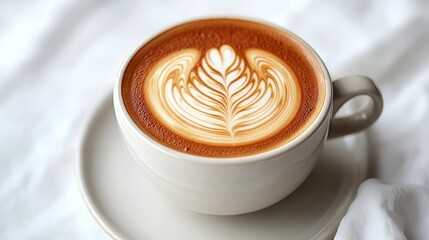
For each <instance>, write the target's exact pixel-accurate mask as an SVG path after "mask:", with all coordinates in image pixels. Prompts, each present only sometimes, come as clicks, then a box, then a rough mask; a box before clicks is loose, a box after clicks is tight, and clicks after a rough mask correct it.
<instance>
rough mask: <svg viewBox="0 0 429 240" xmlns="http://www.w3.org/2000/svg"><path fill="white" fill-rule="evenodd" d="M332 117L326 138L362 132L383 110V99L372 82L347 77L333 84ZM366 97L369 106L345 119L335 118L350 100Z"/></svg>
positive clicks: (364, 78)
mask: <svg viewBox="0 0 429 240" xmlns="http://www.w3.org/2000/svg"><path fill="white" fill-rule="evenodd" d="M332 85H333V96H334V98H333V117H332V119H331V124H330V127H329V133H328V138H334V137H340V136H343V135H346V134H350V133H354V132H359V131H362V130H364V129H366V128H368V127H369V126H370V125H371V124H373V123H374V122H375V120H377V118H378V117H379V116H380V114H381V111H382V109H383V98H382V97H381V93H380V91H379V90H378V88H377V86H375V84H374V82H373V81H372V80H371V79H370V78H368V77H365V76H348V77H343V78H340V79H337V80H335V81H334V82H333V84H332ZM357 96H368V97H370V98H371V100H372V101H370V104H368V105H367V106H365V107H364V108H363V109H361V110H358V111H357V112H354V113H353V114H352V115H350V116H347V117H335V114H336V113H337V112H338V110H339V109H340V108H341V106H343V105H344V104H345V103H346V102H347V101H349V100H350V99H352V98H354V97H357Z"/></svg>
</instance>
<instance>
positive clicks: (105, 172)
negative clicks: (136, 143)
mask: <svg viewBox="0 0 429 240" xmlns="http://www.w3.org/2000/svg"><path fill="white" fill-rule="evenodd" d="M77 165H78V167H77V171H78V181H79V186H80V190H81V193H82V196H83V199H84V201H85V203H86V205H87V207H88V209H89V211H90V212H91V213H92V215H93V216H94V218H95V220H96V221H97V222H98V223H99V225H100V226H101V227H102V228H103V229H104V230H105V231H106V232H107V233H108V234H109V235H110V236H111V237H112V238H114V239H150V240H153V239H155V240H156V239H162V240H168V239H174V240H181V239H186V240H188V239H205V240H218V239H234V240H240V239H246V240H253V239H258V240H259V239H270V240H275V239H327V238H332V237H333V236H334V234H335V232H336V230H337V228H338V225H339V223H340V221H341V219H342V217H343V216H344V215H345V213H346V211H347V209H348V207H349V205H350V203H351V202H352V200H353V198H354V196H355V194H356V191H357V189H358V187H359V185H360V183H361V182H362V181H363V180H364V179H365V178H366V174H367V165H368V147H367V141H366V135H365V134H364V133H359V134H354V135H350V136H347V137H343V138H337V139H333V140H329V141H327V142H326V144H325V147H324V149H323V152H322V154H321V156H320V159H319V160H318V163H317V165H316V167H315V168H314V170H313V172H312V173H311V174H310V176H309V177H308V178H307V180H306V181H305V182H304V183H303V184H302V185H301V186H300V187H299V188H298V189H297V190H295V192H293V193H292V194H291V195H289V196H288V197H287V198H285V199H284V200H282V201H280V202H279V203H277V204H275V205H273V206H271V207H268V208H265V209H263V210H260V211H257V212H254V213H248V214H243V215H236V216H211V215H205V214H200V213H194V212H190V211H188V210H185V209H182V208H180V207H177V206H176V205H174V204H172V203H170V202H169V200H168V199H165V198H164V197H163V196H162V195H161V194H160V193H158V191H157V189H156V188H155V186H153V185H152V182H150V181H149V179H148V177H147V176H146V175H145V173H144V172H143V171H141V170H140V169H139V168H138V166H137V164H135V163H134V162H133V160H132V159H131V157H130V156H129V155H128V152H127V150H126V147H125V145H124V144H123V142H122V139H121V136H120V132H119V129H118V125H117V123H116V118H115V114H114V110H113V102H112V95H111V94H110V95H108V97H106V99H105V100H104V101H103V102H102V103H101V104H100V106H99V107H98V108H97V110H96V111H95V112H94V114H93V116H92V118H91V120H90V122H89V124H88V127H87V128H86V129H85V134H84V137H83V139H82V145H81V149H80V152H79V157H78V163H77Z"/></svg>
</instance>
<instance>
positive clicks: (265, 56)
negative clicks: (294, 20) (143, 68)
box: [144, 45, 302, 145]
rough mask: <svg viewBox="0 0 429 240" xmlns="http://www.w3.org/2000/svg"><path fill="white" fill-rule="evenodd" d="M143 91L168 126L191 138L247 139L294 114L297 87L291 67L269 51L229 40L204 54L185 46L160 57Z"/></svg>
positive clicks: (217, 142)
mask: <svg viewBox="0 0 429 240" xmlns="http://www.w3.org/2000/svg"><path fill="white" fill-rule="evenodd" d="M147 79H148V80H147V81H145V85H144V92H146V93H149V94H146V95H147V96H149V97H147V98H146V99H145V101H146V102H147V103H148V106H149V108H150V109H152V112H153V114H154V115H155V116H156V118H157V119H158V121H160V122H161V123H162V124H163V125H164V126H166V127H167V128H169V130H170V131H172V132H174V133H176V134H178V135H180V136H182V137H184V138H187V139H190V140H193V141H195V142H202V143H206V144H215V145H231V144H233V145H236V144H249V143H252V142H255V141H261V140H263V139H266V138H269V137H271V136H272V135H274V134H276V133H278V132H279V131H280V130H281V129H283V128H284V127H285V126H287V125H288V124H289V123H290V122H291V121H292V120H293V119H294V117H295V116H296V115H297V112H298V110H299V107H300V106H301V101H302V100H301V89H300V86H299V82H298V79H297V77H296V76H295V74H294V72H293V71H292V70H291V68H290V67H289V66H288V65H287V64H286V63H285V62H284V61H282V60H281V59H279V58H278V57H276V56H274V55H273V54H271V53H269V52H266V51H263V50H259V49H255V48H249V49H247V50H246V51H245V57H244V58H242V57H240V56H239V55H237V53H236V51H235V50H234V49H233V48H232V47H231V46H229V45H222V46H221V47H220V48H212V49H209V50H208V51H206V52H205V53H202V52H200V51H199V50H198V49H193V48H190V49H185V50H181V51H178V52H175V53H172V54H169V55H167V56H166V57H164V58H162V59H160V60H159V62H158V63H157V64H156V65H155V66H154V67H153V68H152V70H151V71H150V72H149V73H148V76H147Z"/></svg>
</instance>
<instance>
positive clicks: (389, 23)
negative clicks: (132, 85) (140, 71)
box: [0, 0, 429, 239]
mask: <svg viewBox="0 0 429 240" xmlns="http://www.w3.org/2000/svg"><path fill="white" fill-rule="evenodd" d="M428 3H429V2H427V1H426V2H425V1H353V2H352V1H317V0H314V1H282V0H277V1H275V0H273V1H268V0H264V1H240V2H238V1H237V2H232V1H197V0H191V1H183V0H181V1H167V0H163V1H154V2H149V1H120V0H118V1H115V0H106V1H95V0H91V1H88V0H76V1H72V0H70V1H61V0H60V1H30V0H10V1H1V2H0V239H107V235H106V234H105V233H104V232H103V231H102V230H101V228H100V227H98V226H97V224H96V222H95V221H94V220H93V219H92V217H91V216H90V214H89V212H88V211H87V209H86V208H85V206H84V203H83V201H82V199H81V197H80V194H79V190H78V187H77V184H76V179H75V168H74V166H75V158H76V154H77V148H78V145H79V137H80V135H81V133H82V131H83V126H84V125H85V121H86V119H88V117H89V116H90V115H91V111H92V110H93V109H94V108H95V107H96V104H97V103H98V102H99V100H101V98H102V97H103V96H105V94H106V93H107V92H109V91H110V89H111V88H112V84H113V81H114V79H115V77H116V75H117V72H118V70H119V67H120V65H121V64H122V62H123V61H124V59H125V58H126V56H127V54H128V53H129V52H130V51H132V49H133V48H134V47H135V46H136V45H137V44H138V43H140V42H141V41H144V40H145V39H147V38H148V37H149V36H150V35H153V34H155V33H157V32H159V31H160V30H162V29H164V28H166V27H168V26H171V25H173V24H176V23H179V22H181V21H184V20H188V19H193V18H198V17H206V16H213V15H231V14H232V15H236V16H245V17H254V18H259V19H264V20H267V21H269V22H272V23H275V24H278V25H281V26H283V27H286V28H288V29H290V30H292V31H293V32H295V33H297V34H298V35H299V36H301V37H302V38H303V39H304V40H306V41H307V42H308V43H309V44H310V45H311V46H313V48H314V49H315V50H316V51H317V52H318V53H319V55H320V56H321V58H322V59H323V60H324V61H325V63H326V65H327V67H328V69H329V70H330V72H331V75H332V76H333V78H337V77H341V76H345V75H350V74H363V75H368V76H370V77H372V78H373V79H374V80H375V81H376V83H377V84H378V86H379V87H380V90H381V92H382V93H383V96H384V100H385V108H384V112H383V114H382V116H381V118H380V119H379V120H378V121H377V123H376V124H375V125H374V126H373V127H372V128H371V129H370V130H369V141H370V146H371V156H370V160H371V171H370V172H371V176H372V177H375V178H378V179H379V180H380V181H377V180H369V181H367V182H365V183H364V184H363V185H362V187H361V189H360V192H359V194H358V198H357V199H356V200H355V202H354V203H353V205H352V208H351V209H350V211H349V213H348V215H347V216H346V218H345V219H344V220H343V222H342V223H341V226H340V231H339V235H338V236H337V237H338V238H341V237H343V238H344V239H353V238H357V237H358V236H360V237H366V238H368V239H376V238H375V237H382V238H384V239H389V238H390V239H405V238H403V237H409V238H411V239H413V238H416V239H418V238H419V237H421V238H422V239H424V236H426V237H428V235H424V234H422V230H421V229H420V227H419V226H422V227H427V228H428V229H429V220H428V218H429V212H428V210H427V209H429V200H428V199H429V197H428V196H429V190H428V183H429V4H428ZM398 184H401V185H398ZM389 189H390V190H389ZM392 189H393V190H394V191H393V193H394V194H393V195H392V191H391V190H392ZM398 189H399V190H398ZM398 192H399V195H398V194H397V193H398ZM395 194H396V195H395ZM398 196H400V198H399V199H400V201H396V200H395V199H398ZM401 196H402V198H401ZM404 196H405V197H404ZM392 199H393V200H395V201H393V200H392ZM404 199H405V200H404ZM407 199H408V200H407ZM410 199H411V200H412V199H421V201H418V203H417V204H414V205H413V204H412V201H409V200H410ZM392 201H393V202H394V203H395V204H396V205H393V207H391V208H389V211H390V212H391V213H392V214H390V215H389V214H387V215H386V216H384V217H381V218H374V217H371V214H373V212H377V211H380V212H381V213H386V211H385V209H383V206H384V205H383V203H386V202H387V203H389V202H390V203H391V202H392ZM407 202H408V203H409V204H408V206H407V204H406V203H407ZM368 203H369V204H368ZM371 204H373V205H371ZM365 206H372V207H371V212H368V211H367V212H365V210H368V207H365ZM389 206H390V205H389ZM422 206H423V208H422ZM398 209H400V210H401V211H400V212H398V211H397V210H398ZM419 209H420V210H419ZM356 212H361V213H363V214H356ZM416 213H419V214H417V215H416ZM374 214H375V213H374ZM395 216H396V217H395ZM371 219H372V221H370V220H371ZM374 219H375V220H374ZM392 219H393V220H395V219H400V221H402V222H399V223H398V221H393V223H391V222H389V221H390V220H392ZM401 219H402V220H401ZM407 219H408V220H407ZM410 219H411V220H410ZM365 223H366V224H365ZM369 223H371V224H374V225H371V227H368V224H369ZM395 223H396V225H395ZM425 224H426V225H425ZM395 226H396V227H395ZM426 231H427V230H426ZM419 234H420V235H419ZM428 234H429V233H428ZM380 239H381V238H380Z"/></svg>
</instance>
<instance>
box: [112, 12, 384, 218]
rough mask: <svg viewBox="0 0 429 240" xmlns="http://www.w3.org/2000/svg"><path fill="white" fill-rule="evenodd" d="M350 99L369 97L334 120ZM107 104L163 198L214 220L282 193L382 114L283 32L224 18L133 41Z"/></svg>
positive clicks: (363, 90)
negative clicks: (332, 144)
mask: <svg viewBox="0 0 429 240" xmlns="http://www.w3.org/2000/svg"><path fill="white" fill-rule="evenodd" d="M140 82H142V83H140ZM357 96H368V97H369V99H370V100H371V101H369V104H367V105H365V107H363V108H360V109H358V110H356V111H355V112H352V113H351V114H350V115H348V116H344V117H336V116H335V114H336V113H337V112H338V110H339V109H340V108H341V106H343V105H344V104H345V103H346V102H348V101H349V100H350V99H352V98H354V97H357ZM113 99H114V107H115V114H116V117H117V121H118V124H119V128H120V132H121V133H122V136H123V140H124V142H125V145H126V146H127V148H128V150H129V152H130V154H131V156H132V158H133V159H134V160H135V162H136V163H138V165H139V166H140V167H141V170H142V171H144V172H146V174H147V176H149V177H150V179H152V180H153V182H154V183H155V184H156V185H157V186H158V189H159V190H160V192H162V193H163V194H164V195H165V196H167V198H168V199H170V200H172V201H173V202H175V203H176V204H178V205H179V206H182V207H183V208H186V209H189V210H192V211H195V212H200V213H206V214H214V215H235V214H242V213H248V212H252V211H257V210H260V209H263V208H265V207H268V206H270V205H272V204H274V203H276V202H278V201H280V200H282V199H283V198H285V197H287V196H288V195H289V194H290V193H292V192H293V191H294V190H295V189H296V188H297V187H298V186H299V185H300V184H301V183H302V182H303V181H304V180H305V179H306V177H307V176H308V175H309V174H310V172H311V171H312V169H313V168H314V166H315V164H316V161H317V159H318V156H319V154H320V152H321V150H322V148H323V146H324V144H325V142H326V140H327V139H328V138H331V137H340V136H343V135H346V134H351V133H355V132H358V131H362V130H364V129H366V128H368V127H369V126H370V125H371V124H372V123H373V122H374V121H375V120H376V119H377V118H378V117H379V115H380V114H381V111H382V107H383V101H382V97H381V94H380V92H379V90H378V89H377V87H376V85H375V84H374V82H373V81H372V80H371V79H370V78H368V77H365V76H348V77H344V78H341V79H338V80H335V81H331V77H330V75H329V73H328V70H327V68H326V66H325V65H324V63H323V62H322V60H321V59H320V57H319V56H318V55H317V54H316V52H315V51H314V50H313V49H312V48H311V47H310V46H309V45H308V44H307V43H305V42H304V41H303V40H302V39H300V38H299V37H298V36H296V35H295V34H293V33H291V32H290V31H288V30H286V29H282V28H280V27H277V26H274V25H272V24H269V23H262V22H257V21H250V20H243V19H231V18H219V19H202V20H195V21H191V22H187V23H183V24H181V25H178V26H175V27H172V28H170V29H168V30H166V31H164V32H162V33H160V34H158V35H157V36H155V37H154V38H152V39H150V40H149V41H145V42H144V43H142V44H140V45H139V46H138V47H137V48H136V50H135V51H133V52H132V53H131V54H130V57H129V58H128V59H127V60H126V62H125V64H124V66H123V67H122V69H121V71H120V73H119V76H118V78H117V79H116V82H115V85H114V94H113Z"/></svg>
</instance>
